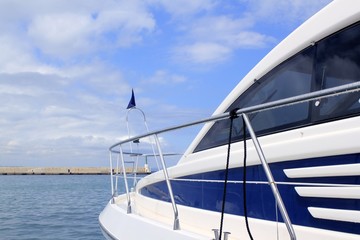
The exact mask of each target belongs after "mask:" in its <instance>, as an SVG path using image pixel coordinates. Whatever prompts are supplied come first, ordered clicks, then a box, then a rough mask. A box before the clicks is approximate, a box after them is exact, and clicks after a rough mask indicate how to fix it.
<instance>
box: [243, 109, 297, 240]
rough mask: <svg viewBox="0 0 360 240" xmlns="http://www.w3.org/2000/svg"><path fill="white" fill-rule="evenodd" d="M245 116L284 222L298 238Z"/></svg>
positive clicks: (293, 236) (245, 117)
mask: <svg viewBox="0 0 360 240" xmlns="http://www.w3.org/2000/svg"><path fill="white" fill-rule="evenodd" d="M243 117H244V121H245V124H246V127H247V128H248V130H249V133H250V136H251V139H252V141H253V143H254V146H255V148H256V151H257V153H258V156H259V158H260V161H261V165H262V166H263V168H264V171H265V175H266V178H267V180H268V183H269V185H270V187H271V190H272V192H273V195H274V197H275V200H276V203H277V205H278V207H279V210H280V213H281V216H282V218H283V219H284V222H285V225H286V228H287V230H288V232H289V234H290V238H291V239H292V240H296V235H295V231H294V228H293V226H292V224H291V221H290V218H289V215H288V213H287V211H286V208H285V205H284V202H283V201H282V198H281V195H280V193H279V190H278V188H277V185H276V183H275V180H274V177H273V175H272V173H271V170H270V167H269V165H268V163H267V161H266V158H265V155H264V152H263V151H262V148H261V146H260V143H259V141H258V139H257V137H256V134H255V132H254V129H253V128H252V126H251V123H250V120H249V118H248V116H247V115H246V114H245V113H243Z"/></svg>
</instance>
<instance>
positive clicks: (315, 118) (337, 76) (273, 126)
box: [194, 24, 360, 152]
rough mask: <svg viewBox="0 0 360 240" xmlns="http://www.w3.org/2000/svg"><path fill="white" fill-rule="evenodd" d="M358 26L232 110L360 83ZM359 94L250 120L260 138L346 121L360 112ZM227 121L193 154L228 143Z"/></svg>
mask: <svg viewBox="0 0 360 240" xmlns="http://www.w3.org/2000/svg"><path fill="white" fill-rule="evenodd" d="M359 64H360V25H359V24H356V25H354V26H352V27H349V28H347V29H345V30H343V31H340V32H338V33H336V34H333V35H331V36H329V37H327V38H326V39H323V40H321V41H319V42H318V43H316V44H315V45H314V46H312V47H309V48H307V49H305V50H303V51H302V52H300V53H298V54H297V55H295V56H294V57H292V58H290V59H288V60H287V61H285V62H283V63H282V64H280V65H279V66H277V67H276V68H274V69H273V70H272V71H270V72H269V73H268V74H266V75H265V76H264V77H262V78H261V79H259V80H257V81H255V83H254V84H253V85H252V86H251V87H250V88H249V89H248V90H247V91H246V92H244V93H243V94H242V95H241V96H240V97H239V98H238V99H237V100H236V101H235V102H234V103H233V104H232V105H231V106H230V107H229V108H228V109H227V111H230V110H232V109H234V108H236V107H238V108H244V107H248V106H254V105H258V104H262V103H266V102H271V101H275V100H279V99H284V98H288V97H292V96H296V95H301V94H304V93H308V92H311V91H314V90H320V89H324V88H331V87H335V86H339V85H343V84H347V83H351V82H356V81H359V79H360V67H359ZM359 98H360V94H359V93H357V92H355V93H351V94H346V95H340V96H337V97H331V98H327V99H322V100H321V101H313V102H309V103H300V104H295V105H291V106H288V107H282V108H278V109H272V110H265V111H262V112H258V113H253V114H251V115H249V118H250V120H251V123H252V125H253V128H254V130H255V131H256V133H257V134H258V135H265V134H270V133H274V132H279V131H284V130H287V129H291V128H296V127H301V126H304V125H309V124H314V123H320V122H324V121H330V120H332V119H336V118H344V117H347V116H351V115H356V114H359V112H360V100H359ZM229 123H230V122H229V120H222V121H218V122H216V123H215V124H214V125H213V127H212V128H211V129H210V130H209V131H208V132H207V134H206V135H205V136H204V138H203V139H202V140H201V141H200V143H199V145H198V146H197V147H196V149H195V151H194V152H197V151H201V150H205V149H209V148H212V147H216V146H220V145H224V144H226V143H227V142H228V135H229ZM234 125H235V127H234V128H235V132H234V133H233V136H234V137H233V139H232V141H233V142H234V141H238V140H239V139H242V120H241V119H240V118H238V119H236V121H235V123H234Z"/></svg>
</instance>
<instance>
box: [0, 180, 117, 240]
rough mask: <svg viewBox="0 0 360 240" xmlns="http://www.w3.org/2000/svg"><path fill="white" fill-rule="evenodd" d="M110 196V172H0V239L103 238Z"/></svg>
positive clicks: (52, 239) (79, 239) (87, 239)
mask: <svg viewBox="0 0 360 240" xmlns="http://www.w3.org/2000/svg"><path fill="white" fill-rule="evenodd" d="M110 196H111V193H110V177H109V176H106V175H81V176H76V175H66V176H64V175H56V176H47V175H46V176H44V175H40V176H34V175H29V176H26V175H24V176H8V175H6V176H4V175H0V240H3V239H4V240H5V239H6V240H22V239H26V240H35V239H49V240H50V239H51V240H54V239H59V240H60V239H77V240H82V239H83V240H85V239H86V240H91V239H94V240H95V239H96V240H98V239H100V240H103V239H104V237H103V236H102V234H101V231H100V228H99V224H98V216H99V213H100V212H101V211H102V209H103V208H104V207H105V205H106V203H107V201H108V200H109V199H110Z"/></svg>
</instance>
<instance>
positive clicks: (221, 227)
mask: <svg viewBox="0 0 360 240" xmlns="http://www.w3.org/2000/svg"><path fill="white" fill-rule="evenodd" d="M237 110H238V109H237V108H236V109H234V110H232V111H230V113H229V114H230V130H229V141H228V150H227V156H226V168H225V182H224V193H223V200H222V207H221V219H220V233H219V240H221V237H222V230H223V223H224V213H225V202H226V190H227V182H228V177H229V161H230V146H231V139H232V128H233V122H234V119H235V118H237V117H238V116H237V114H236V111H237Z"/></svg>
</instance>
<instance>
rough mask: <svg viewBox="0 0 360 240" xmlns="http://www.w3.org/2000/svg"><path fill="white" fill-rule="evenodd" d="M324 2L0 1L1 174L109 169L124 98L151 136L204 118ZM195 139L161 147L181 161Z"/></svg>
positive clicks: (165, 141)
mask: <svg viewBox="0 0 360 240" xmlns="http://www.w3.org/2000/svg"><path fill="white" fill-rule="evenodd" d="M329 2H330V0H317V1H313V0H290V1H289V0H228V1H224V0H222V1H221V0H171V1H169V0H101V1H98V0H74V1H64V0H32V1H23V0H0V102H1V104H0V166H34V167H36V166H107V165H108V158H109V157H108V156H109V154H108V148H109V146H111V145H112V144H114V143H116V142H118V141H120V140H123V139H125V138H126V137H127V136H128V130H127V124H126V121H125V119H126V114H127V110H126V107H127V105H128V102H129V100H130V97H131V90H132V89H133V90H134V92H135V99H136V105H137V107H138V108H140V109H142V110H143V111H144V112H145V114H146V118H147V124H148V126H149V129H150V130H151V131H153V130H158V129H162V128H165V127H170V126H174V125H177V124H181V123H185V122H188V121H193V120H197V119H202V118H206V117H209V116H211V114H212V113H213V112H214V110H215V109H216V108H217V106H218V105H219V104H220V103H221V102H222V100H223V99H224V98H225V97H226V96H227V94H228V93H230V91H231V90H232V89H233V88H234V87H235V86H236V85H237V84H238V83H239V81H240V80H241V79H242V78H243V77H244V76H245V75H246V73H247V72H248V71H249V70H251V68H252V67H254V66H255V65H256V63H257V62H258V61H259V60H261V58H263V57H264V56H265V55H266V54H267V53H268V52H269V51H270V50H271V49H272V48H273V47H274V46H276V45H277V44H278V43H279V42H280V41H281V40H282V39H283V38H284V37H286V36H287V35H288V34H289V33H291V32H292V31H293V30H294V29H295V28H296V27H298V26H299V25H300V24H301V23H302V22H303V21H305V20H306V19H308V18H309V17H310V16H311V15H313V14H314V13H315V12H317V11H318V10H320V9H321V8H322V7H324V6H325V5H326V4H328V3H329ZM128 119H129V126H130V132H131V135H134V134H140V133H143V131H145V128H144V126H143V125H142V124H141V122H139V119H141V115H140V114H139V112H137V111H131V112H130V113H129V115H128ZM132 124H133V125H132ZM137 127H139V128H140V129H141V128H142V130H135V129H136V128H137ZM198 130H199V127H196V128H193V129H190V130H187V131H185V132H184V133H183V134H181V133H180V132H179V133H176V135H175V136H170V135H169V136H168V135H164V136H161V143H162V146H163V147H164V148H165V149H166V150H167V151H174V152H183V151H184V150H185V149H186V147H187V146H188V145H189V144H190V143H191V140H192V138H193V137H194V136H195V135H196V133H197V131H198ZM138 131H139V132H138Z"/></svg>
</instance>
